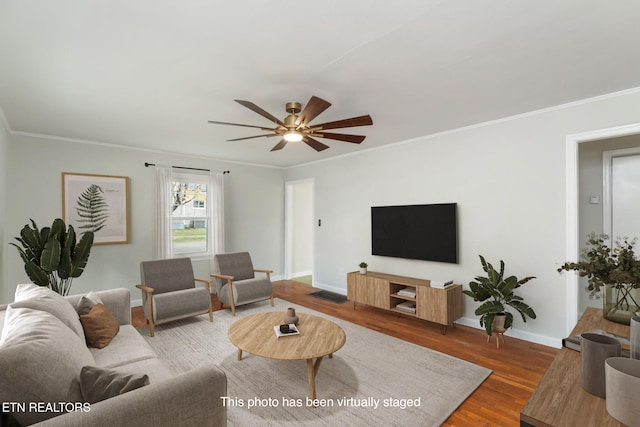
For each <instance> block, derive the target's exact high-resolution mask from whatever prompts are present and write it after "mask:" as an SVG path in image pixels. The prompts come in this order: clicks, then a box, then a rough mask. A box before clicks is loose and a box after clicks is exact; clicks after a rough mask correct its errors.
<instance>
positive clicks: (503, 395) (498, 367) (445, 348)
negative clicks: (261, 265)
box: [132, 280, 559, 426]
mask: <svg viewBox="0 0 640 427" xmlns="http://www.w3.org/2000/svg"><path fill="white" fill-rule="evenodd" d="M273 285H274V286H273V288H274V296H275V297H276V298H280V299H283V300H287V301H290V302H292V303H295V304H298V305H301V306H304V307H308V308H310V309H313V310H317V311H320V312H323V313H326V314H329V315H331V316H334V317H338V318H340V319H344V320H348V321H350V322H353V323H356V324H358V325H361V326H364V327H366V328H369V329H372V330H375V331H378V332H381V333H384V334H387V335H391V336H394V337H397V338H400V339H403V340H405V341H409V342H412V343H415V344H418V345H421V346H424V347H428V348H430V349H432V350H436V351H439V352H442V353H445V354H449V355H451V356H454V357H457V358H459V359H463V360H467V361H469V362H471V363H475V364H477V365H480V366H484V367H486V368H489V369H491V370H492V371H493V373H492V374H491V375H490V376H489V378H487V379H486V380H485V381H484V383H482V385H480V387H478V389H477V390H475V391H474V392H473V394H471V396H469V398H468V399H467V400H466V401H465V402H464V403H463V404H462V405H461V406H460V407H459V408H458V409H457V410H456V411H455V412H454V413H453V414H452V415H451V416H450V417H449V419H448V420H447V421H446V422H445V423H444V424H443V425H445V426H518V425H519V422H520V411H521V409H522V407H523V406H524V405H525V403H526V402H527V400H528V399H529V396H531V393H533V390H534V389H535V387H536V385H537V384H538V382H539V381H540V379H541V378H542V376H543V375H544V373H545V372H546V370H547V368H548V367H549V365H550V364H551V361H552V360H553V358H554V357H555V356H556V354H557V353H558V351H559V350H557V349H555V348H551V347H546V346H543V345H539V344H534V343H530V342H527V341H522V340H518V339H516V338H512V337H509V336H508V335H507V336H506V337H505V341H506V342H505V343H504V344H503V343H501V344H500V349H497V348H496V343H495V338H492V339H491V342H489V343H487V338H486V333H485V332H484V331H481V330H478V329H474V328H469V327H466V326H457V327H456V328H448V330H447V333H446V335H442V334H441V333H440V328H439V327H438V325H436V324H434V323H429V322H425V321H421V320H418V319H414V318H410V317H408V316H402V315H395V314H390V313H388V312H385V311H382V310H378V309H376V308H372V307H367V306H364V305H360V304H359V305H358V306H357V308H356V309H355V310H354V308H353V303H352V302H350V301H349V302H346V303H343V304H337V303H333V302H330V301H326V300H322V299H319V298H316V297H312V296H310V295H307V294H309V293H311V292H313V291H314V290H318V289H316V288H312V287H311V286H309V285H307V284H304V283H299V282H295V281H289V280H283V281H278V282H274V284H273ZM212 299H213V300H214V309H216V308H218V307H219V302H218V301H217V299H215V296H213V297H212ZM214 321H215V315H214ZM132 323H133V324H134V326H136V327H142V326H144V324H145V323H146V322H145V320H144V316H142V309H141V307H134V308H133V309H132Z"/></svg>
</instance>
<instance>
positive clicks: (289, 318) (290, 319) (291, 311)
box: [284, 307, 298, 325]
mask: <svg viewBox="0 0 640 427" xmlns="http://www.w3.org/2000/svg"><path fill="white" fill-rule="evenodd" d="M284 323H285V324H290V323H293V324H294V325H297V324H298V316H296V309H295V308H291V307H289V308H288V309H287V315H286V316H284Z"/></svg>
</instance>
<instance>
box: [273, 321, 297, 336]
mask: <svg viewBox="0 0 640 427" xmlns="http://www.w3.org/2000/svg"><path fill="white" fill-rule="evenodd" d="M273 330H274V332H275V333H276V337H278V338H280V337H288V336H290V335H299V334H300V331H299V330H298V327H297V326H296V325H294V324H293V323H289V332H281V331H280V325H277V326H274V327H273Z"/></svg>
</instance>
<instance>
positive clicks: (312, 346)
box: [229, 312, 347, 400]
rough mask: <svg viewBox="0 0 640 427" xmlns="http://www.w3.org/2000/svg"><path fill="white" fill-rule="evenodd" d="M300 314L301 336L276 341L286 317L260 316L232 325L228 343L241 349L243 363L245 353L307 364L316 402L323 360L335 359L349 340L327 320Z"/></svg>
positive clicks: (279, 313)
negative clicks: (275, 329) (334, 356)
mask: <svg viewBox="0 0 640 427" xmlns="http://www.w3.org/2000/svg"><path fill="white" fill-rule="evenodd" d="M297 314H298V317H299V318H300V320H299V322H298V330H299V331H300V334H299V335H292V336H284V337H280V338H278V337H276V334H275V332H274V330H273V327H274V326H278V325H280V324H282V323H283V319H284V317H285V316H286V313H284V312H276V313H258V314H253V315H251V316H247V317H245V318H243V319H240V320H238V321H236V322H235V323H234V324H233V325H231V327H230V328H229V340H230V341H231V342H232V343H233V345H235V346H236V347H238V360H242V352H243V351H246V352H247V353H251V354H253V355H256V356H261V357H266V358H269V359H281V360H306V361H307V373H308V376H309V397H310V398H311V399H312V400H315V398H316V383H315V378H316V374H317V373H318V369H319V368H320V363H322V359H323V358H324V356H329V357H332V356H333V353H335V352H336V351H338V350H340V348H342V346H343V345H344V343H345V341H346V339H347V338H346V336H345V334H344V331H343V330H342V328H340V326H338V325H336V324H335V323H333V322H331V321H329V320H327V319H324V318H322V317H318V316H313V315H311V314H305V313H297ZM314 359H315V360H314Z"/></svg>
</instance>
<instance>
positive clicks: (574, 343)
mask: <svg viewBox="0 0 640 427" xmlns="http://www.w3.org/2000/svg"><path fill="white" fill-rule="evenodd" d="M583 333H589V334H598V335H606V336H608V337H611V338H615V339H617V340H618V341H619V342H620V348H621V353H620V356H622V357H630V353H631V342H630V341H629V337H627V336H625V335H618V334H614V333H613V332H609V331H605V330H602V329H591V330H588V331H585V332H583ZM562 346H563V347H566V348H568V349H571V350H574V351H580V350H581V348H580V335H572V336H570V337H567V338H563V339H562Z"/></svg>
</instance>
